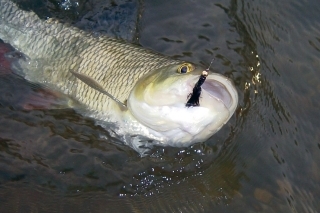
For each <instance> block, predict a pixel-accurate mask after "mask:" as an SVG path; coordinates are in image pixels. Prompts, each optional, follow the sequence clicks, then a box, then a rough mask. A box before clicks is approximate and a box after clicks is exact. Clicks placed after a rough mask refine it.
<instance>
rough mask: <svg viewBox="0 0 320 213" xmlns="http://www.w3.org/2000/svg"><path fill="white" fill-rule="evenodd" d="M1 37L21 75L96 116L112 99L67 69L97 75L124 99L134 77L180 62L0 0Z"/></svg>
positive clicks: (109, 110)
mask: <svg viewBox="0 0 320 213" xmlns="http://www.w3.org/2000/svg"><path fill="white" fill-rule="evenodd" d="M0 13H1V16H0V38H1V39H2V40H4V41H5V42H7V43H10V44H11V45H12V46H13V47H14V48H16V49H17V50H19V51H21V52H23V53H24V54H25V55H26V56H27V57H28V60H27V62H20V65H21V67H22V70H24V73H23V75H25V78H26V79H28V80H30V81H32V82H37V83H41V84H46V85H49V86H50V87H51V88H53V89H59V90H61V91H62V92H63V93H66V94H67V95H69V96H71V97H73V98H74V99H76V100H77V101H79V102H80V103H82V104H84V105H85V106H86V107H87V108H88V109H90V110H91V111H95V112H97V113H98V114H100V115H98V117H104V118H107V117H108V115H109V114H110V113H112V110H113V109H114V106H115V105H114V101H112V100H111V99H110V98H109V97H107V96H106V95H104V94H102V93H101V92H99V91H97V90H95V89H93V88H91V87H90V86H88V85H87V84H85V83H84V82H82V81H81V80H79V79H77V78H76V77H75V76H74V75H73V74H72V73H71V72H70V70H74V71H76V72H77V73H82V74H85V75H87V76H90V77H92V78H93V79H94V80H96V81H97V82H98V83H99V84H100V85H101V86H102V87H103V88H104V89H105V90H106V91H108V92H109V93H110V94H111V95H112V96H114V97H115V98H116V99H118V100H119V101H120V102H122V103H124V102H125V101H126V100H127V98H128V96H129V94H130V92H131V90H132V88H133V86H134V85H135V83H136V82H137V80H138V79H139V77H141V76H143V75H145V74H146V73H148V72H149V71H151V70H155V69H158V68H160V67H164V66H167V65H169V64H179V63H181V62H180V61H177V60H172V59H170V58H168V57H165V56H162V55H160V54H157V53H153V52H151V51H148V50H146V49H143V48H140V47H138V46H134V45H131V44H128V43H125V42H122V41H119V40H115V39H112V38H109V37H106V36H101V37H95V36H93V35H92V34H90V33H87V32H84V31H82V30H79V29H78V28H75V27H71V26H67V25H65V24H62V23H59V22H58V21H55V20H52V19H48V20H46V21H43V20H40V19H39V17H38V16H37V15H36V14H35V13H33V12H26V11H23V10H20V9H19V8H18V7H17V6H16V5H15V4H14V3H12V2H11V1H8V0H0Z"/></svg>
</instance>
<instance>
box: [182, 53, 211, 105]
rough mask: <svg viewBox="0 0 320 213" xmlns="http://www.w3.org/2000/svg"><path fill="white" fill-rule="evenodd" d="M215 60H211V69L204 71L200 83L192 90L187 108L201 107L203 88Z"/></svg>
mask: <svg viewBox="0 0 320 213" xmlns="http://www.w3.org/2000/svg"><path fill="white" fill-rule="evenodd" d="M213 60H214V58H213V59H212V60H211V62H210V64H209V67H208V68H207V69H206V70H204V71H202V73H201V75H200V78H199V80H198V82H197V83H196V85H195V86H194V87H193V89H192V93H190V94H189V95H188V99H189V100H188V101H187V103H186V107H196V106H200V95H201V86H202V84H203V83H204V82H205V80H206V78H207V76H208V75H209V69H210V67H211V64H212V62H213Z"/></svg>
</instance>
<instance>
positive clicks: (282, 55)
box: [0, 0, 320, 213]
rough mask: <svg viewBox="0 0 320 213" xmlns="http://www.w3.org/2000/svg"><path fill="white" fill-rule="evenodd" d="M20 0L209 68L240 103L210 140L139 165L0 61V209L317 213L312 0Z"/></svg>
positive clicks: (319, 92) (319, 167)
mask: <svg viewBox="0 0 320 213" xmlns="http://www.w3.org/2000/svg"><path fill="white" fill-rule="evenodd" d="M19 2H20V3H21V6H22V7H23V8H25V9H32V10H35V11H36V12H37V13H38V14H39V15H40V16H41V17H42V18H45V17H48V16H50V17H55V18H58V19H61V20H62V21H65V22H70V23H71V24H74V25H76V26H78V27H80V28H82V29H84V30H88V31H94V32H95V33H103V34H109V35H111V36H114V37H117V38H122V39H126V40H129V41H130V42H134V43H137V44H139V45H141V46H143V47H146V48H149V49H152V50H154V51H157V52H160V53H162V54H165V55H168V56H172V57H174V58H178V59H182V60H188V61H192V62H194V63H198V64H203V65H206V66H207V65H208V64H209V63H210V61H211V60H212V58H214V59H215V60H214V63H213V65H212V70H214V71H215V72H218V73H221V74H224V75H226V76H228V77H230V78H231V79H233V80H234V82H235V84H236V87H237V90H238V93H239V106H238V108H237V111H236V113H235V115H234V116H233V117H232V118H231V120H230V121H229V122H228V123H227V124H226V125H225V126H224V127H223V128H222V129H221V130H220V131H219V132H218V133H217V134H215V135H214V136H212V137H211V138H210V139H209V140H208V141H206V142H204V143H200V144H195V145H193V146H191V147H187V148H172V147H155V148H154V149H153V150H152V151H151V154H150V155H149V156H146V157H143V158H141V157H140V156H139V155H138V153H136V152H135V151H133V150H132V149H130V148H129V147H127V146H125V145H123V143H122V142H121V141H119V140H118V139H117V138H114V137H112V136H111V135H109V134H108V131H106V130H105V129H103V128H101V127H100V126H98V125H96V124H95V121H94V120H92V119H90V118H87V117H84V116H82V115H81V114H79V113H77V112H76V111H74V110H73V109H64V108H61V107H59V106H60V104H61V101H62V100H63V99H64V98H63V97H61V100H60V99H59V100H56V99H55V98H54V97H52V95H50V93H49V94H48V92H46V91H45V92H43V90H44V89H43V88H41V87H40V86H39V85H33V84H30V83H28V82H27V81H25V80H24V79H23V78H21V77H19V76H16V75H14V74H12V73H11V72H10V68H9V66H8V63H7V59H3V58H0V65H1V66H0V73H1V76H0V211H1V212H36V211H39V212H110V211H112V210H114V209H117V211H119V212H147V211H149V212H268V213H269V212H318V211H320V199H319V197H320V184H319V183H320V134H319V132H320V121H319V119H320V112H319V109H320V86H319V85H320V72H319V71H318V67H319V65H320V60H319V59H320V30H319V29H320V22H319V20H320V15H319V14H320V9H319V7H318V2H317V1H316V0H305V1H297V0H296V1H291V2H290V3H282V2H279V1H275V0H272V1H270V0H259V1H253V0H252V1H250V0H247V1H244V0H243V1H240V0H238V1H236V0H231V1H227V0H220V1H209V0H205V1H201V2H199V1H193V0H187V1H186V0H176V1H174V3H173V2H172V1H163V0H161V1H160V0H145V1H134V0H132V1H129V0H127V1H110V2H104V1H98V0H95V1H94V0H92V1H71V0H70V1H48V2H46V1H44V2H41V1H33V3H32V4H29V3H28V1H22V0H21V1H19ZM0 46H1V51H4V52H6V51H9V48H10V47H8V46H5V45H4V44H3V43H2V44H1V45H0ZM17 57H19V56H17ZM48 105H50V106H53V107H49V108H48V107H46V106H48ZM31 109H32V110H31Z"/></svg>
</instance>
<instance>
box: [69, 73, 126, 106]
mask: <svg viewBox="0 0 320 213" xmlns="http://www.w3.org/2000/svg"><path fill="white" fill-rule="evenodd" d="M70 72H71V73H72V74H73V75H74V76H75V77H77V78H78V79H79V80H81V81H82V82H83V83H85V84H87V85H88V86H90V87H91V88H93V89H95V90H97V91H99V92H101V93H103V94H104V95H107V96H108V97H109V98H111V99H112V100H114V101H115V102H116V103H117V104H118V105H119V106H120V108H121V109H124V110H127V109H128V108H127V106H126V105H125V104H124V103H122V102H121V101H119V100H118V99H116V98H115V97H114V96H112V95H111V94H110V93H108V92H107V91H106V90H105V89H104V88H103V87H102V86H101V85H100V84H99V82H97V81H96V80H94V79H93V78H91V77H90V76H87V75H85V74H82V73H78V72H75V71H73V70H70Z"/></svg>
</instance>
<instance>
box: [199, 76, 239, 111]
mask: <svg viewBox="0 0 320 213" xmlns="http://www.w3.org/2000/svg"><path fill="white" fill-rule="evenodd" d="M202 89H203V90H204V91H206V92H207V93H209V94H210V95H211V96H212V97H214V98H216V99H218V100H220V101H222V102H223V103H224V105H225V106H226V107H227V108H228V109H230V107H231V106H232V102H233V101H232V97H231V95H230V93H229V91H228V89H227V88H226V87H225V85H223V84H222V83H220V82H218V81H216V80H213V79H207V80H206V81H205V82H204V83H203V85H202Z"/></svg>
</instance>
